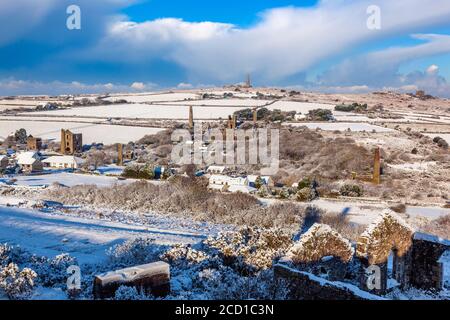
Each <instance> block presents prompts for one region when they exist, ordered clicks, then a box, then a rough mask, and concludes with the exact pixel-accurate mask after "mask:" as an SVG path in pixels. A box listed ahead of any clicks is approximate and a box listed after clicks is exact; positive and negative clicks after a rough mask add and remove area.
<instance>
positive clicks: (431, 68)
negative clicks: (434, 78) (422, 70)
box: [427, 64, 439, 75]
mask: <svg viewBox="0 0 450 320" xmlns="http://www.w3.org/2000/svg"><path fill="white" fill-rule="evenodd" d="M427 73H428V74H429V75H434V74H438V73H439V67H438V66H437V65H435V64H432V65H431V66H429V67H428V68H427Z"/></svg>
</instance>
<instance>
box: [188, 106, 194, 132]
mask: <svg viewBox="0 0 450 320" xmlns="http://www.w3.org/2000/svg"><path fill="white" fill-rule="evenodd" d="M193 128H194V109H193V108H192V106H189V129H193Z"/></svg>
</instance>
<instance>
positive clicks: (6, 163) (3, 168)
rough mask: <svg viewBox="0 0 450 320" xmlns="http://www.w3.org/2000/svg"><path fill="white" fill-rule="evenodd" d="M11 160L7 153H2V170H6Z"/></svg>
mask: <svg viewBox="0 0 450 320" xmlns="http://www.w3.org/2000/svg"><path fill="white" fill-rule="evenodd" d="M8 164H9V160H8V157H7V156H5V155H0V170H5V169H6V168H7V167H8Z"/></svg>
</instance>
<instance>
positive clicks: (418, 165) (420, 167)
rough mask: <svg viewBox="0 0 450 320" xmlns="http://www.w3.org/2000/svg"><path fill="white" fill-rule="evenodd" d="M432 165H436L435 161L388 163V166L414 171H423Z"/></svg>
mask: <svg viewBox="0 0 450 320" xmlns="http://www.w3.org/2000/svg"><path fill="white" fill-rule="evenodd" d="M434 165H436V162H435V161H424V162H413V163H402V164H388V166H389V167H391V168H394V169H397V170H403V171H415V172H425V171H427V170H429V169H430V167H432V166H434Z"/></svg>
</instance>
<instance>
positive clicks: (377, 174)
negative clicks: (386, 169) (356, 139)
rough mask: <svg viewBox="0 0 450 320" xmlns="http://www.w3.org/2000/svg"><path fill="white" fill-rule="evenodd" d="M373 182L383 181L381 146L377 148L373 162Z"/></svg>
mask: <svg viewBox="0 0 450 320" xmlns="http://www.w3.org/2000/svg"><path fill="white" fill-rule="evenodd" d="M373 183H374V184H380V183H381V150H380V148H379V147H378V148H376V149H375V159H374V163H373Z"/></svg>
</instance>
